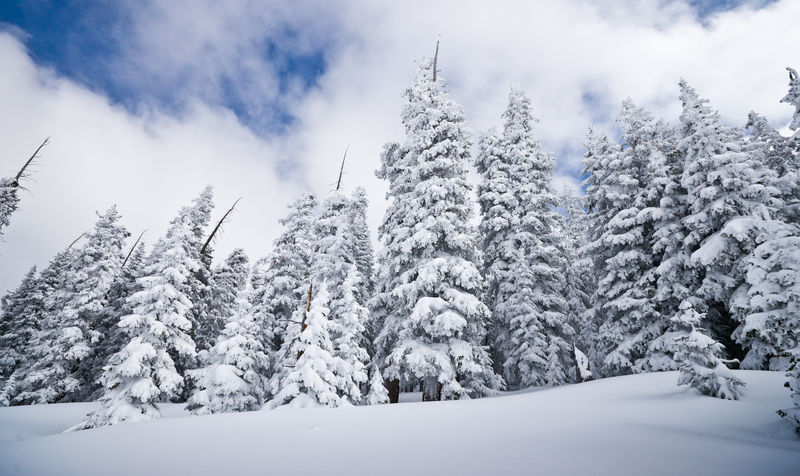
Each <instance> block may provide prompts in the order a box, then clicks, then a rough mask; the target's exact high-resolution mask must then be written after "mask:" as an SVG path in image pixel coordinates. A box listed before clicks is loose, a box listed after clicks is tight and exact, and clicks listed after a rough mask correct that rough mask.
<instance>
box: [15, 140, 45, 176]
mask: <svg viewBox="0 0 800 476" xmlns="http://www.w3.org/2000/svg"><path fill="white" fill-rule="evenodd" d="M49 141H50V138H49V137H48V138H46V139H45V140H44V142H42V143H41V144H40V145H39V147H37V148H36V150H35V151H34V152H33V155H31V157H30V158H29V159H28V160H27V162H25V165H23V166H22V168H21V169H19V172H17V175H16V176H14V186H15V187H19V181H20V179H21V178H22V177H24V176H25V170H26V169H27V168H28V166H29V165H31V163H32V162H33V160H34V159H35V158H36V157H37V156H38V155H39V151H41V150H42V147H44V146H46V145H47V143H48V142H49Z"/></svg>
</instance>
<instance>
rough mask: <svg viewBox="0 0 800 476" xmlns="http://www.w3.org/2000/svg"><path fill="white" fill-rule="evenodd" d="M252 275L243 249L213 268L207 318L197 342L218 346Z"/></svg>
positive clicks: (208, 292)
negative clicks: (218, 340)
mask: <svg viewBox="0 0 800 476" xmlns="http://www.w3.org/2000/svg"><path fill="white" fill-rule="evenodd" d="M249 274H250V268H249V259H248V257H247V255H246V254H245V252H244V250H243V249H241V248H236V249H234V250H233V251H232V252H231V254H230V255H228V257H227V258H226V259H225V261H224V262H223V263H221V264H220V265H219V266H217V267H216V268H214V270H213V271H212V274H211V279H210V280H209V287H208V290H207V297H206V299H205V301H206V303H205V305H206V316H205V319H204V320H203V321H202V322H200V323H199V325H200V328H199V329H197V331H196V332H195V342H197V341H199V340H200V341H202V342H204V343H205V344H206V345H210V346H211V347H213V346H214V344H216V339H217V336H219V335H220V333H222V329H223V328H224V327H225V326H226V324H227V323H228V320H229V319H230V317H231V316H232V315H233V314H234V312H235V311H236V310H237V308H238V307H239V303H238V296H239V295H240V293H241V292H242V291H244V289H245V288H246V287H247V278H248V277H249ZM199 345H200V344H198V346H199Z"/></svg>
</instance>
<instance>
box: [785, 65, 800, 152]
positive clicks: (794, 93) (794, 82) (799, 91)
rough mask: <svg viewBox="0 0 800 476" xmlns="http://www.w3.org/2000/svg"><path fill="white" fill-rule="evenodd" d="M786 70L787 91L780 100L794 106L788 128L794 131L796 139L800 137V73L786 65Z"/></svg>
mask: <svg viewBox="0 0 800 476" xmlns="http://www.w3.org/2000/svg"><path fill="white" fill-rule="evenodd" d="M786 70H787V71H789V92H788V93H786V96H784V97H783V98H782V99H781V102H785V103H786V104H789V105H790V106H794V115H793V116H792V122H791V123H790V124H789V129H792V130H794V131H795V133H794V137H795V139H797V138H800V75H798V74H797V71H795V70H794V69H793V68H789V67H787V68H786Z"/></svg>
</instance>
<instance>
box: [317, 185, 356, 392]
mask: <svg viewBox="0 0 800 476" xmlns="http://www.w3.org/2000/svg"><path fill="white" fill-rule="evenodd" d="M351 210H352V204H351V202H350V200H349V199H348V198H347V196H345V194H344V193H343V192H341V191H338V190H337V191H335V192H332V193H331V194H330V196H328V198H327V199H326V200H325V201H324V202H323V203H322V206H321V211H320V216H319V217H318V219H317V221H316V224H315V227H314V235H315V236H317V237H318V239H317V243H316V245H315V253H314V258H313V264H312V266H311V277H310V280H311V282H313V283H316V284H319V283H323V282H324V283H326V286H327V289H328V290H329V291H327V294H328V305H327V307H328V314H327V316H328V321H329V333H330V338H331V341H332V343H333V349H334V350H333V354H334V356H335V357H338V358H340V359H341V360H342V361H344V362H346V363H347V367H346V368H344V369H343V370H346V371H347V373H341V372H335V373H336V376H337V379H338V382H339V383H338V386H339V390H340V392H341V395H342V396H343V397H344V398H347V399H348V400H349V402H350V403H352V404H358V403H361V400H362V394H361V386H362V385H366V383H367V380H368V375H367V369H366V367H367V364H368V363H369V355H368V354H367V351H366V349H365V348H364V342H363V340H364V330H365V328H364V322H365V321H366V320H367V317H368V314H369V311H368V310H367V308H366V307H365V306H364V303H362V302H360V295H361V290H360V289H359V285H360V281H361V279H362V277H361V273H360V272H359V270H358V264H357V263H356V260H355V259H356V256H355V255H354V247H353V246H352V245H353V243H354V241H355V240H356V237H355V235H354V233H353V227H352V226H351V225H352V219H353V216H352V213H351Z"/></svg>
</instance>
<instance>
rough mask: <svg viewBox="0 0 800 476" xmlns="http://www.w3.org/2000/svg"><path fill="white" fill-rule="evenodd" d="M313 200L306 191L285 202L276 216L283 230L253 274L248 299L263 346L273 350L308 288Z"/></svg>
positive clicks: (276, 347)
mask: <svg viewBox="0 0 800 476" xmlns="http://www.w3.org/2000/svg"><path fill="white" fill-rule="evenodd" d="M316 206H317V200H316V198H315V197H314V195H312V194H306V195H303V196H302V197H300V198H299V199H297V200H296V201H294V202H293V203H291V204H290V205H289V214H288V215H287V216H286V217H285V218H283V219H281V220H280V222H281V225H283V226H284V231H283V233H281V235H280V236H279V237H278V239H277V240H275V243H274V246H273V250H272V253H270V255H269V256H267V257H266V258H265V260H264V262H263V263H262V264H261V265H260V266H258V269H259V270H260V271H254V274H253V281H252V285H253V292H252V294H251V297H250V302H251V303H252V306H253V315H254V317H255V320H256V323H257V324H258V326H259V328H260V329H261V332H262V336H261V338H262V343H263V344H264V347H265V350H267V351H269V352H276V351H277V350H278V349H280V348H281V346H282V345H283V342H284V340H285V333H286V327H287V323H288V322H289V320H290V319H292V315H293V313H294V312H295V311H296V310H297V309H298V308H299V307H300V306H301V303H303V302H304V300H305V297H306V293H307V292H308V286H309V284H310V282H309V275H310V273H311V262H312V256H313V253H314V244H315V239H314V233H313V230H314V221H315V217H314V213H315V209H316Z"/></svg>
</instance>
